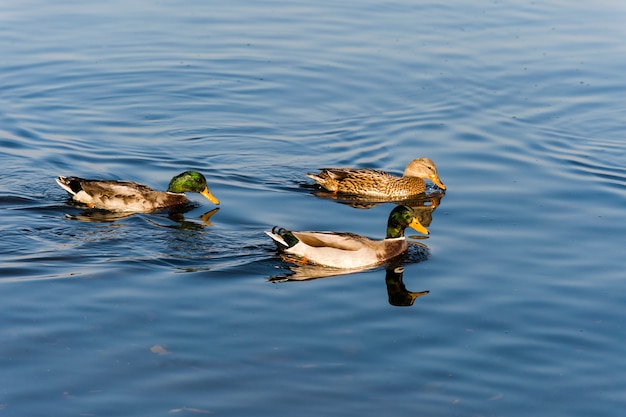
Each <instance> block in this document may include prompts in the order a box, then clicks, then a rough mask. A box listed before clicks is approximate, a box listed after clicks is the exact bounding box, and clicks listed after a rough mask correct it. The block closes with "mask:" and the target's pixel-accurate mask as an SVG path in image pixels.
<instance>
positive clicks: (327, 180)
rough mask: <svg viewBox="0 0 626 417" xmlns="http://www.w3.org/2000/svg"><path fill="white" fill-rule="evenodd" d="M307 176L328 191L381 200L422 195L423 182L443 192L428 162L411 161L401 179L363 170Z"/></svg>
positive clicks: (333, 170)
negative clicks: (433, 184)
mask: <svg viewBox="0 0 626 417" xmlns="http://www.w3.org/2000/svg"><path fill="white" fill-rule="evenodd" d="M306 175H307V176H308V177H309V178H312V179H313V180H315V182H317V183H318V184H319V185H320V186H321V187H322V188H324V189H326V190H328V191H331V192H334V193H339V194H348V195H359V196H368V197H372V198H376V199H381V200H402V199H406V198H409V197H412V196H415V195H418V194H421V193H423V192H424V191H425V190H426V183H425V182H424V178H425V179H429V180H431V181H432V182H433V183H435V184H436V185H437V186H439V188H441V189H443V190H445V189H446V187H445V185H443V182H441V180H440V179H439V175H438V174H437V167H436V166H435V163H434V162H433V161H431V160H430V159H428V158H418V159H414V160H413V161H411V162H410V163H409V164H408V165H407V166H406V169H405V170H404V175H403V176H402V177H397V176H394V175H391V174H389V173H388V172H385V171H380V170H376V169H364V168H323V169H322V170H321V172H320V173H319V174H311V173H307V174H306Z"/></svg>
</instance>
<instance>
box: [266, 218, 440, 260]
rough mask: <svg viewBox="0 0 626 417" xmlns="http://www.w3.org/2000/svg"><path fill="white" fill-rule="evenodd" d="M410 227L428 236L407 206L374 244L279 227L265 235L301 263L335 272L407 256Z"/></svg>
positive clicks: (344, 235)
mask: <svg viewBox="0 0 626 417" xmlns="http://www.w3.org/2000/svg"><path fill="white" fill-rule="evenodd" d="M407 227H411V228H412V229H415V230H416V231H418V232H420V233H424V234H428V233H429V232H428V229H426V228H425V227H424V226H422V225H421V224H420V222H419V220H418V219H417V218H416V217H415V213H414V212H413V210H412V209H411V208H410V207H407V206H397V207H396V208H394V209H393V210H392V211H391V213H390V214H389V220H388V221H387V236H386V237H385V239H384V240H371V239H368V238H366V237H364V236H359V235H355V234H353V233H337V232H294V231H291V230H286V229H282V228H281V229H279V228H277V227H274V228H273V229H272V231H271V232H265V233H267V235H268V236H269V237H271V238H272V239H273V240H274V242H275V243H276V246H277V247H278V249H279V250H280V251H281V252H284V253H286V254H288V255H293V256H295V257H296V258H298V259H299V261H302V262H309V263H313V264H317V265H323V266H329V267H333V268H363V267H368V266H374V265H378V264H381V263H384V262H386V261H388V260H389V259H392V258H394V257H396V256H398V255H401V254H403V253H404V252H406V251H407V250H408V248H409V245H408V243H407V241H406V238H405V237H404V229H406V228H407Z"/></svg>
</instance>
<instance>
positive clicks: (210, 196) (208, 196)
mask: <svg viewBox="0 0 626 417" xmlns="http://www.w3.org/2000/svg"><path fill="white" fill-rule="evenodd" d="M200 194H202V195H203V196H205V197H206V199H207V200H209V201H210V202H211V203H213V204H219V203H220V200H218V199H217V198H215V196H214V195H213V194H211V192H210V191H209V187H207V188H205V189H204V191H201V192H200Z"/></svg>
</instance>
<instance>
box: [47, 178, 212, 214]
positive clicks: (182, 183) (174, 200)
mask: <svg viewBox="0 0 626 417" xmlns="http://www.w3.org/2000/svg"><path fill="white" fill-rule="evenodd" d="M56 182H57V184H59V185H60V186H61V188H63V189H64V190H65V191H67V192H68V193H69V194H70V196H71V198H72V200H73V201H75V202H77V203H82V204H86V205H87V206H88V207H89V208H95V209H101V210H108V211H113V212H124V213H147V212H151V211H156V210H162V209H169V208H173V207H176V206H181V205H184V204H187V203H188V202H189V199H188V198H187V196H186V195H185V194H184V193H186V192H189V193H200V194H202V195H203V196H204V197H206V198H207V199H208V200H209V201H210V202H212V203H213V204H220V202H219V200H218V199H217V198H216V197H215V196H214V195H213V194H212V193H211V191H209V187H208V186H207V182H206V178H205V177H204V175H202V174H201V173H199V172H197V171H185V172H183V173H181V174H179V175H176V176H175V177H174V178H172V180H171V181H170V184H169V186H168V187H167V191H156V190H153V189H152V188H150V187H148V186H147V185H143V184H138V183H136V182H132V181H118V180H90V179H84V178H80V177H63V176H59V177H57V178H56Z"/></svg>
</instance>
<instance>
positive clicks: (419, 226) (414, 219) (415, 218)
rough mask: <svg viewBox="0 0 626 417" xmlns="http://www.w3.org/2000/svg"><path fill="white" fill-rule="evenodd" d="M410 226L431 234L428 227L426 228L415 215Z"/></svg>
mask: <svg viewBox="0 0 626 417" xmlns="http://www.w3.org/2000/svg"><path fill="white" fill-rule="evenodd" d="M409 227H410V228H411V229H413V230H415V231H417V232H420V233H424V234H425V235H429V234H430V232H429V231H428V229H427V228H425V227H424V226H423V225H422V223H420V222H419V220H417V217H413V221H411V223H410V224H409Z"/></svg>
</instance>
